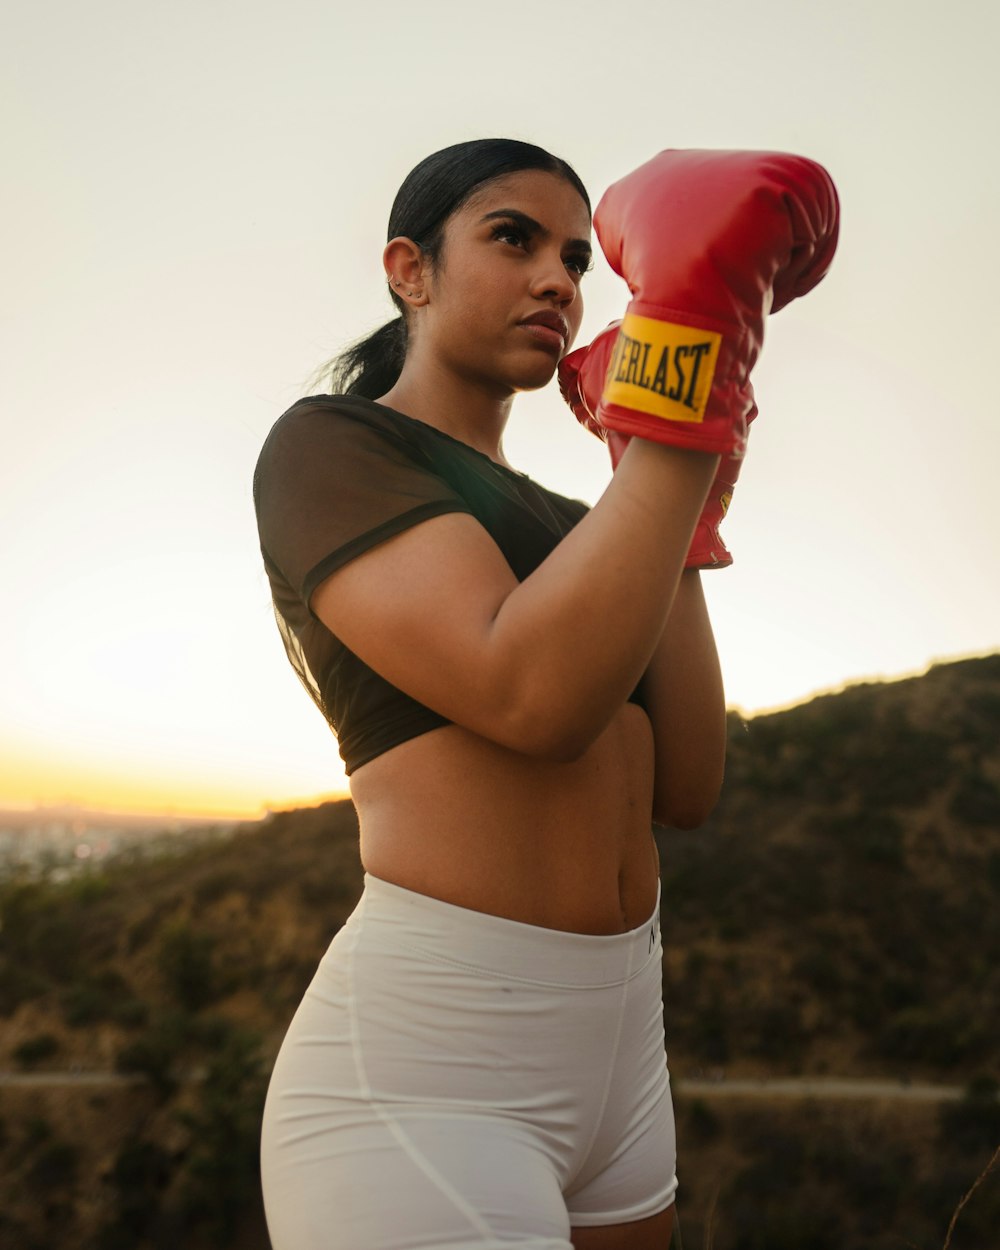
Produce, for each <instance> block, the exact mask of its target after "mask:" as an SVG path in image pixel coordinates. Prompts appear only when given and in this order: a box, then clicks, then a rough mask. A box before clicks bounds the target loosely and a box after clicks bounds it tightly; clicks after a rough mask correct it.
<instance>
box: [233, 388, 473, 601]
mask: <svg viewBox="0 0 1000 1250" xmlns="http://www.w3.org/2000/svg"><path fill="white" fill-rule="evenodd" d="M254 504H255V507H256V511H257V526H258V530H259V533H260V544H261V552H262V554H263V556H264V560H265V563H266V564H267V565H268V566H269V571H273V572H277V573H278V574H280V576H281V579H282V580H283V581H284V582H285V584H286V585H287V586H288V587H289V589H290V590H292V591H293V592H294V593H296V594H297V595H298V596H299V597H300V598H301V600H302V602H303V603H304V604H306V605H308V603H309V598H310V596H311V595H312V592H313V591H314V590H315V589H316V587H317V586H318V585H319V584H320V582H322V581H323V580H324V578H326V577H328V576H329V575H330V574H331V573H333V572H335V571H336V570H337V569H338V568H340V567H341V566H342V565H344V564H346V563H348V561H350V560H352V559H354V558H355V557H357V556H359V555H361V554H362V553H363V552H365V551H368V550H369V549H370V548H372V547H374V546H376V545H377V544H378V543H380V542H384V541H385V540H386V539H388V538H391V537H393V536H394V535H395V534H399V533H401V532H402V531H403V530H405V529H409V528H410V527H411V526H413V525H416V524H418V523H419V522H421V521H425V520H427V519H429V518H430V517H435V516H441V515H443V514H444V513H448V512H469V511H470V509H469V506H468V504H467V503H466V502H465V501H464V500H463V499H462V497H461V496H460V495H459V494H457V492H456V491H455V490H454V489H453V488H452V487H451V486H449V484H448V483H447V482H446V481H444V480H443V479H442V478H441V477H440V476H439V475H438V474H436V473H435V472H434V469H433V467H432V466H431V464H430V463H428V459H427V457H426V455H425V454H424V453H423V452H422V450H421V447H420V444H419V441H418V440H416V439H414V438H411V437H407V434H406V432H405V431H402V430H400V429H399V428H397V427H396V426H395V425H393V424H392V423H391V422H390V421H388V420H387V419H385V418H382V417H380V415H379V414H378V413H377V412H376V413H374V414H373V413H371V412H370V411H357V410H352V408H351V406H350V404H349V402H348V403H347V404H344V405H342V406H339V407H338V406H337V405H335V404H331V403H330V402H329V401H328V402H327V403H325V404H324V403H320V402H315V401H309V400H303V401H300V403H299V404H297V405H295V406H294V407H292V408H290V409H289V410H288V412H286V413H285V414H284V416H282V417H280V418H279V419H278V421H277V422H276V423H275V425H274V427H273V429H272V430H271V433H270V434H269V435H268V438H267V440H266V441H265V443H264V447H263V449H262V451H261V454H260V458H259V460H258V462H257V468H256V471H255V473H254Z"/></svg>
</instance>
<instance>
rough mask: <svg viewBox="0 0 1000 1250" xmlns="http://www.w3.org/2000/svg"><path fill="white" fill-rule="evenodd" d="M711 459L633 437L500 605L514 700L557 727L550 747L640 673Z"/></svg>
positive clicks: (598, 726)
mask: <svg viewBox="0 0 1000 1250" xmlns="http://www.w3.org/2000/svg"><path fill="white" fill-rule="evenodd" d="M716 464H717V457H715V456H710V455H704V454H700V453H694V452H687V451H677V450H676V449H674V448H669V447H663V446H658V445H655V444H652V443H645V442H642V441H640V440H633V443H632V445H630V447H629V448H628V450H627V452H626V454H625V456H624V457H623V458H622V462H621V464H620V465H619V467H618V470H617V472H616V473H615V476H614V479H613V480H612V482H611V484H610V485H609V487H608V489H607V491H606V492H605V494H604V495H603V496H602V498H601V499H600V501H599V502H598V504H597V505H596V506H595V507H594V509H593V510H592V511H591V512H590V513H589V514H588V515H587V516H585V517H584V518H583V520H582V521H581V522H580V523H579V525H577V526H576V527H575V529H574V530H573V531H572V532H571V533H570V534H568V535H567V536H566V538H564V539H563V540H562V542H560V544H559V545H558V547H557V548H556V549H555V550H554V551H553V552H552V553H551V555H550V556H549V557H548V558H547V559H546V560H545V561H544V562H543V564H542V565H541V566H539V568H538V569H537V570H536V571H535V572H534V573H533V574H532V575H531V576H530V577H529V578H527V579H526V580H525V581H524V582H523V583H521V584H520V585H519V586H518V587H517V588H516V590H514V592H513V593H511V594H510V595H509V596H508V597H507V599H506V600H505V602H504V603H503V604H502V605H501V607H500V610H499V611H498V612H497V615H496V618H495V620H494V623H493V638H492V639H491V643H492V656H493V658H494V661H495V663H496V671H497V672H498V673H502V674H503V675H504V681H505V683H508V685H507V695H508V700H509V706H510V707H511V708H512V709H514V714H515V715H518V716H520V717H521V719H522V720H523V721H524V722H525V724H531V723H536V724H539V733H540V734H541V735H544V734H545V733H547V732H551V733H552V735H553V744H554V750H553V753H554V754H556V755H559V754H560V753H563V754H565V755H567V756H568V757H572V756H573V754H574V753H576V752H578V751H582V750H584V749H586V747H587V746H588V745H589V744H590V742H592V741H593V740H594V738H596V737H597V735H598V734H599V733H600V732H601V731H602V730H603V729H604V728H605V726H606V725H607V723H608V722H609V720H610V719H611V717H612V716H613V715H614V713H615V711H616V710H617V709H618V708H619V707H620V706H621V705H622V704H623V703H624V702H625V700H626V699H627V698H628V695H629V693H630V692H631V690H633V689H634V688H635V686H636V685H637V684H638V682H639V680H640V678H641V677H642V675H643V673H644V672H645V671H646V669H647V667H648V665H649V663H650V660H651V657H652V656H653V653H654V650H655V649H656V648H657V645H658V643H659V641H660V640H661V638H662V637H663V636H664V633H665V629H666V625H667V622H668V618H669V617H670V615H671V607H672V604H673V600H674V595H675V592H676V590H677V586H678V582H679V580H680V577H681V572H682V570H683V565H684V559H685V556H686V554H687V550H688V545H689V543H690V541H691V535H692V532H693V530H694V526H695V523H696V521H697V518H698V516H699V514H700V511H701V507H702V504H703V502H704V498H705V494H706V491H707V489H708V486H709V484H710V482H711V480H712V476H713V474H714V472H715V466H716ZM684 615H686V613H684ZM687 632H689V631H686V630H683V629H678V630H677V631H676V637H674V633H673V631H671V637H672V638H673V639H674V640H673V641H672V642H671V644H670V645H671V646H676V647H679V648H683V646H684V645H685V642H684V637H685V636H686V633H687ZM695 641H696V642H697V643H698V645H701V643H700V640H699V639H697V638H696V639H695ZM676 662H677V663H678V664H683V663H684V660H683V657H677V661H676Z"/></svg>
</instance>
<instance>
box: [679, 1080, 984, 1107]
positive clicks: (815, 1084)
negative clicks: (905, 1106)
mask: <svg viewBox="0 0 1000 1250" xmlns="http://www.w3.org/2000/svg"><path fill="white" fill-rule="evenodd" d="M673 1090H674V1093H675V1094H677V1095H678V1096H679V1097H680V1098H685V1097H690V1096H693V1097H696V1098H902V1099H906V1100H909V1101H911V1102H954V1101H955V1100H956V1099H959V1098H961V1097H962V1096H963V1095H964V1093H965V1090H964V1089H963V1088H962V1087H961V1086H960V1085H930V1084H926V1083H923V1082H917V1081H912V1082H911V1081H885V1080H873V1079H867V1078H862V1077H857V1078H855V1077H837V1076H783V1077H761V1078H759V1079H756V1080H746V1079H742V1078H737V1079H734V1080H726V1079H725V1078H721V1079H719V1080H716V1081H713V1080H704V1079H697V1080H696V1079H693V1078H683V1077H678V1078H675V1079H674V1080H673Z"/></svg>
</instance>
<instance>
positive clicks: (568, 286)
mask: <svg viewBox="0 0 1000 1250" xmlns="http://www.w3.org/2000/svg"><path fill="white" fill-rule="evenodd" d="M577 290H578V288H577V284H576V283H575V282H574V281H573V276H572V274H570V273H569V271H568V270H567V268H566V265H565V263H564V261H563V259H562V257H561V256H560V257H556V258H555V259H554V260H548V261H547V262H546V263H545V264H543V265H541V266H540V267H539V269H538V270H537V272H536V275H535V279H534V281H533V283H532V290H531V293H532V295H534V296H535V298H536V299H557V300H559V301H561V302H562V303H564V304H569V303H572V301H573V300H574V299H575V298H576V294H577Z"/></svg>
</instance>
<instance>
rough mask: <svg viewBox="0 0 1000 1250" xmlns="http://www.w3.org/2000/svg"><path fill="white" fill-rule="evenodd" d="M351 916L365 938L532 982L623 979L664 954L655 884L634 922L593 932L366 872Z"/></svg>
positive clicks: (592, 984) (593, 983)
mask: <svg viewBox="0 0 1000 1250" xmlns="http://www.w3.org/2000/svg"><path fill="white" fill-rule="evenodd" d="M351 922H357V923H359V924H360V925H361V926H362V928H363V931H364V933H365V935H366V936H368V937H371V938H375V939H379V938H381V939H382V940H385V941H387V942H391V943H392V944H393V945H394V946H397V947H399V946H402V947H404V948H406V949H407V950H411V951H414V952H419V953H420V954H422V955H424V956H425V957H427V958H430V959H433V960H436V961H437V962H440V963H446V964H451V965H453V966H456V967H460V968H465V969H468V970H469V971H472V972H480V973H482V974H484V975H488V976H494V977H502V978H504V979H506V980H510V981H522V982H525V983H530V984H535V985H556V986H563V987H578V988H588V987H589V988H596V987H598V986H607V985H620V984H621V983H622V982H624V981H627V980H630V979H631V978H632V977H633V976H635V975H636V974H637V973H638V972H640V971H641V970H642V969H643V967H645V965H646V964H647V963H648V962H649V961H650V960H651V959H653V958H655V959H656V960H657V962H659V960H660V958H661V953H662V948H661V945H660V887H659V884H657V889H656V906H655V907H654V908H653V913H652V915H651V916H650V917H649V918H648V919H647V920H646V921H645V922H644V923H643V924H641V925H640V926H639V927H638V928H636V929H631V930H629V931H627V932H625V933H608V934H603V933H601V934H590V933H569V932H565V931H564V930H562V929H546V928H543V927H541V926H539V925H532V924H525V923H523V922H522V921H520V920H509V919H507V918H506V917H505V916H494V915H491V914H489V913H488V912H480V911H472V910H471V909H469V908H467V907H458V906H456V905H455V904H454V903H447V902H445V901H443V900H442V899H438V898H432V897H431V896H430V895H427V894H418V893H416V892H415V891H413V890H407V889H405V888H404V887H403V886H399V885H395V884H394V883H392V882H390V881H384V880H382V878H381V877H373V876H372V875H371V874H370V873H366V874H365V888H364V893H363V894H362V896H361V902H360V904H359V906H358V909H357V911H356V912H355V914H354V916H352V918H351ZM351 922H349V923H351Z"/></svg>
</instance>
